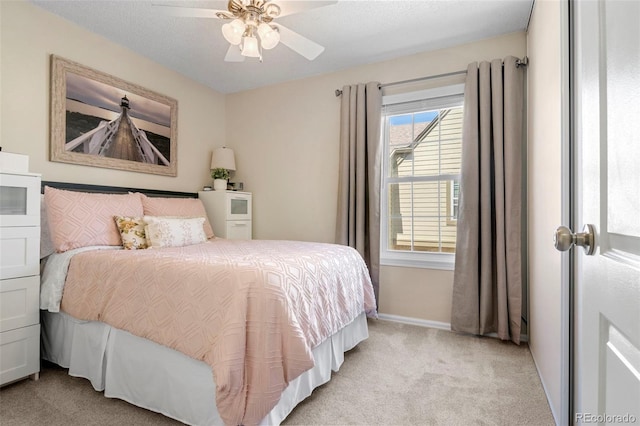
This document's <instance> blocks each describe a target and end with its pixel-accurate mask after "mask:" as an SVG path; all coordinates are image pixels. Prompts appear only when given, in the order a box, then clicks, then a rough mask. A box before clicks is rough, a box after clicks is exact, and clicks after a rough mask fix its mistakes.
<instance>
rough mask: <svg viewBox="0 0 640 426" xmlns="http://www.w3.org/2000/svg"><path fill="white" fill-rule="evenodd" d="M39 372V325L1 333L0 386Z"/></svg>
mask: <svg viewBox="0 0 640 426" xmlns="http://www.w3.org/2000/svg"><path fill="white" fill-rule="evenodd" d="M39 371H40V325H39V324H38V325H32V326H31V327H23V328H19V329H17V330H11V331H4V332H2V333H0V385H4V384H5V383H9V382H13V381H14V380H18V379H22V378H24V377H27V376H28V375H30V374H34V373H38V372H39Z"/></svg>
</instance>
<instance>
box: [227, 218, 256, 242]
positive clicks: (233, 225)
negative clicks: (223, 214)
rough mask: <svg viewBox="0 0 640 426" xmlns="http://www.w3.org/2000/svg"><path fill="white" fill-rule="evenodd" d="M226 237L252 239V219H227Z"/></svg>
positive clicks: (230, 238)
mask: <svg viewBox="0 0 640 426" xmlns="http://www.w3.org/2000/svg"><path fill="white" fill-rule="evenodd" d="M226 238H227V239H229V240H250V239H251V221H250V220H229V221H227V236H226Z"/></svg>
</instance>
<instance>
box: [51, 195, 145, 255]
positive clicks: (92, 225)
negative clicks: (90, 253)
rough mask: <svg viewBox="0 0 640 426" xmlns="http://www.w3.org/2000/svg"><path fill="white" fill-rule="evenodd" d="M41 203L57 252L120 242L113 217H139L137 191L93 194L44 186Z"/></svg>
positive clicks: (139, 206) (140, 212)
mask: <svg viewBox="0 0 640 426" xmlns="http://www.w3.org/2000/svg"><path fill="white" fill-rule="evenodd" d="M44 202H45V203H46V205H47V207H46V208H47V219H48V221H49V229H50V231H51V240H52V241H53V246H54V247H55V249H56V251H57V252H59V253H60V252H64V251H67V250H71V249H74V248H78V247H86V246H119V245H122V239H121V238H120V232H119V231H118V227H117V226H116V224H115V222H114V221H113V217H114V216H142V212H143V208H142V201H141V200H140V195H139V194H94V193H89V192H76V191H65V190H62V189H55V188H51V187H48V186H46V187H45V188H44Z"/></svg>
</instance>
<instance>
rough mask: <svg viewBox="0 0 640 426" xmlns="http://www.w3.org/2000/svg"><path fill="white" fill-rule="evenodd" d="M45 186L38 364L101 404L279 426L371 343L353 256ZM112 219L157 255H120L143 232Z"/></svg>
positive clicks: (126, 197) (187, 419) (362, 277)
mask: <svg viewBox="0 0 640 426" xmlns="http://www.w3.org/2000/svg"><path fill="white" fill-rule="evenodd" d="M45 187H48V188H46V190H45V191H44V200H45V203H43V206H44V207H45V211H44V212H43V219H46V221H48V222H49V223H43V226H42V228H43V236H42V240H43V241H45V242H46V241H47V240H49V239H50V240H51V241H52V246H53V248H55V250H56V251H57V252H55V253H52V254H49V252H50V251H51V249H50V248H49V249H45V248H43V250H42V255H47V256H46V257H45V258H44V259H43V273H42V286H41V306H40V308H41V310H42V311H41V312H42V315H41V318H42V357H43V358H44V359H46V360H48V361H51V362H54V363H56V364H58V365H61V366H62V367H65V368H68V369H69V374H70V375H73V376H78V377H84V378H87V379H89V380H90V381H91V383H92V385H93V387H94V388H95V389H96V390H99V391H104V394H105V396H107V397H115V398H120V399H124V400H126V401H129V402H130V403H132V404H135V405H137V406H140V407H143V408H146V409H149V410H152V411H156V412H160V413H163V414H164V415H166V416H168V417H171V418H174V419H176V420H179V421H181V422H183V423H187V424H192V425H214V424H216V425H217V424H229V425H233V424H243V425H253V424H280V423H281V422H282V420H283V419H284V418H285V417H286V416H287V415H288V414H289V413H290V412H291V411H292V410H293V408H294V407H295V406H296V404H298V403H299V402H300V401H302V400H303V399H304V398H306V397H307V396H309V395H310V394H311V392H312V390H313V389H314V388H315V387H317V386H319V385H321V384H323V383H326V382H327V381H329V380H330V378H331V372H332V371H337V370H338V368H340V365H341V364H342V362H343V360H344V352H346V351H348V350H350V349H352V348H353V347H355V346H356V345H357V344H358V343H359V342H361V341H362V340H364V339H366V338H367V337H368V332H367V316H369V317H375V316H376V311H375V300H374V296H373V289H372V287H371V282H370V279H369V275H368V270H367V268H366V265H365V264H364V261H363V260H362V258H361V257H360V256H359V255H358V254H357V252H356V251H355V250H353V249H351V248H349V247H344V246H338V245H334V244H323V243H308V242H296V241H260V240H254V241H237V240H236V241H234V240H224V239H218V238H215V236H213V235H212V234H211V231H210V226H209V230H208V229H207V220H206V214H204V216H205V218H204V219H202V218H201V216H202V215H201V214H200V212H202V211H203V208H202V207H201V203H199V200H197V199H195V198H194V196H195V195H196V194H191V193H175V192H166V191H142V190H139V189H132V188H113V187H109V188H106V187H99V186H90V187H89V186H86V185H70V184H57V183H54V182H43V188H45ZM103 192H108V193H109V195H105V194H103ZM145 193H146V195H144V194H145ZM114 197H120V198H114ZM136 197H139V198H136ZM136 200H140V205H138V204H137V203H138V201H136ZM185 206H189V207H185ZM200 209H202V210H200ZM114 216H116V217H118V218H120V219H122V218H125V219H126V220H129V219H132V218H134V217H135V218H136V219H137V220H138V222H136V223H135V225H136V226H137V225H145V227H144V229H145V230H146V237H147V240H148V241H147V240H145V242H144V244H147V243H148V244H149V245H151V248H149V249H145V250H128V249H124V248H123V245H124V246H127V244H126V241H127V239H126V238H125V237H126V236H128V234H127V235H125V231H127V232H128V233H129V234H131V233H132V232H133V231H132V229H138V228H135V227H134V225H132V224H130V223H129V222H127V221H124V223H126V224H127V225H126V226H124V225H123V226H121V225H122V224H121V222H120V221H118V220H116V221H114V220H113V218H114ZM89 222H90V223H89ZM116 223H117V224H118V225H117V226H116ZM114 228H115V231H114ZM48 232H50V233H51V235H45V234H47V233H48ZM136 235H138V236H139V233H138V232H137V231H136ZM116 238H118V239H117V244H116ZM138 243H140V241H139V238H138V237H135V236H134V242H133V243H132V244H134V245H135V244H138ZM144 247H146V246H145V245H142V246H140V248H144ZM134 248H135V247H134Z"/></svg>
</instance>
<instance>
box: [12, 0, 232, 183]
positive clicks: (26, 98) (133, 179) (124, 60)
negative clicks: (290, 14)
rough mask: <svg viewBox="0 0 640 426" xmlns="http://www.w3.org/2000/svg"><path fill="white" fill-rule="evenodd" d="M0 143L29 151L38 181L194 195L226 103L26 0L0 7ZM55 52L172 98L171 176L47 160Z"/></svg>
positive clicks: (205, 178) (221, 130) (217, 141)
mask: <svg viewBox="0 0 640 426" xmlns="http://www.w3.org/2000/svg"><path fill="white" fill-rule="evenodd" d="M0 19H1V21H0V24H1V25H0V40H1V41H0V88H1V92H0V113H1V115H0V145H1V146H2V149H3V150H5V151H9V152H18V153H23V154H28V155H29V157H30V169H31V171H32V172H36V173H42V178H43V180H56V181H67V182H82V183H92V184H103V185H117V186H133V187H142V188H154V189H167V190H181V191H197V190H198V189H201V188H202V186H203V185H205V184H210V183H211V178H210V177H209V162H210V152H211V150H212V148H213V147H215V146H217V145H222V144H223V143H224V137H225V122H226V119H225V98H224V95H222V94H219V93H217V92H215V91H213V90H211V89H209V88H207V87H205V86H203V85H200V84H197V83H195V82H193V81H191V80H189V79H187V78H186V77H183V76H181V75H179V74H177V73H175V72H173V71H171V70H168V69H166V68H163V67H161V66H159V65H158V64H156V63H154V62H152V61H150V60H148V59H146V58H144V57H142V56H140V55H137V54H135V53H133V52H132V51H130V50H127V49H126V48H125V47H122V46H119V45H116V44H114V43H112V42H110V41H107V40H106V39H104V38H102V37H100V36H98V35H96V34H94V33H91V32H89V31H87V30H85V29H83V28H81V27H79V26H77V25H75V24H72V23H70V22H68V21H66V20H63V19H61V18H59V17H58V16H56V15H53V14H50V13H48V12H46V11H43V10H42V9H40V8H38V7H36V6H33V5H31V4H30V3H28V2H13V1H12V2H7V1H1V2H0ZM51 54H56V55H59V56H61V57H64V58H66V59H70V60H73V61H76V62H79V63H81V64H83V65H86V66H88V67H91V68H95V69H97V70H100V71H103V72H106V73H108V74H111V75H113V76H116V77H118V78H121V79H123V80H126V81H128V82H131V83H134V84H138V85H141V86H143V87H145V88H147V89H150V90H153V91H156V92H158V93H161V94H163V95H166V96H169V97H172V98H174V99H176V100H177V101H178V176H177V177H166V176H159V175H151V174H145V173H133V172H125V171H119V170H109V169H101V168H95V167H88V166H79V165H73V164H65V163H53V162H50V161H48V158H49V56H50V55H51Z"/></svg>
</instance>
